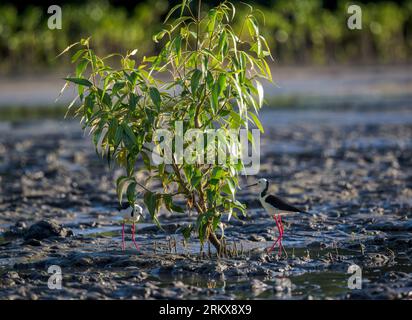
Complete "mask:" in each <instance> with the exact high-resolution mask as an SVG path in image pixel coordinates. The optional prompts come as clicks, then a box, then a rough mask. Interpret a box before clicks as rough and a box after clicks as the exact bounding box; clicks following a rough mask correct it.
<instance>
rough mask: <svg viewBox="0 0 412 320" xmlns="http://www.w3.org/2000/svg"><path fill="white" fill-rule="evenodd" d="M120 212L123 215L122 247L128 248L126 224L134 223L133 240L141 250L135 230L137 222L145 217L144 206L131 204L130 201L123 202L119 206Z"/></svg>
mask: <svg viewBox="0 0 412 320" xmlns="http://www.w3.org/2000/svg"><path fill="white" fill-rule="evenodd" d="M118 210H119V214H120V215H121V217H122V218H123V219H122V249H123V250H125V249H126V243H125V231H124V229H125V225H126V224H131V225H132V241H133V244H134V246H135V247H136V249H137V250H139V246H138V245H137V243H136V240H135V231H136V223H138V222H139V220H140V218H144V217H143V208H142V207H141V206H139V205H138V204H136V203H135V204H134V205H133V206H131V205H130V204H129V203H122V204H121V205H120V207H119V209H118Z"/></svg>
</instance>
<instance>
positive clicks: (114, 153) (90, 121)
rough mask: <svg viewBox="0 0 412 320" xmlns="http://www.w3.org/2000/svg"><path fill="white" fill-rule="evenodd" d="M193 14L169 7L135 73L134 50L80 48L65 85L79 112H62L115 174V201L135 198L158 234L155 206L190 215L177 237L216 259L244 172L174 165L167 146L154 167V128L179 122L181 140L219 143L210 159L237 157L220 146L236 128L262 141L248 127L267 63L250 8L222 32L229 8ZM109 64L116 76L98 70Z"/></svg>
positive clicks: (235, 165)
mask: <svg viewBox="0 0 412 320" xmlns="http://www.w3.org/2000/svg"><path fill="white" fill-rule="evenodd" d="M196 4H197V8H192V6H196ZM195 9H197V10H195ZM201 9H202V8H201V1H199V2H198V3H195V4H192V2H191V1H182V3H181V4H179V5H177V6H175V7H173V8H172V9H171V10H170V12H169V14H168V15H167V16H166V19H165V29H163V30H162V31H160V32H159V33H158V34H156V35H155V36H154V37H153V40H154V41H155V42H156V43H159V45H161V48H162V49H161V50H160V53H159V54H158V55H155V56H151V57H144V58H143V59H142V61H141V63H140V64H136V61H135V60H134V56H135V54H136V52H137V50H133V51H131V52H128V53H127V54H126V55H125V56H123V55H120V54H115V55H110V56H107V57H103V58H102V57H99V56H97V55H96V54H95V52H94V50H93V49H92V48H91V41H90V39H82V40H81V41H80V42H78V43H76V44H75V45H76V46H80V49H79V50H78V51H77V52H76V53H75V54H74V55H73V56H72V61H73V62H74V63H76V71H75V76H73V77H70V78H66V80H67V81H68V82H71V83H74V84H75V85H77V90H78V100H80V105H79V106H76V105H75V103H74V102H73V103H72V104H71V105H70V106H69V108H75V115H76V116H79V117H81V123H82V124H83V126H84V129H89V130H90V133H91V135H92V138H93V142H94V144H95V147H96V150H97V152H98V153H99V154H100V155H102V156H103V157H105V158H106V159H107V161H108V163H109V164H110V163H112V162H115V163H117V164H118V165H120V166H121V167H122V168H124V169H125V174H124V175H123V176H121V177H119V178H118V179H117V182H116V183H117V194H118V198H119V201H120V202H122V199H123V196H124V195H126V197H127V201H128V202H129V203H130V204H131V205H132V204H133V203H134V202H135V199H136V192H137V189H141V190H142V191H143V192H144V203H145V205H146V206H147V209H148V211H149V213H150V215H151V217H152V219H153V221H154V222H155V223H156V224H158V225H159V226H160V224H159V220H158V212H159V209H160V207H161V206H163V207H164V208H165V209H167V210H168V211H170V212H178V213H183V212H184V210H185V209H187V210H189V211H190V210H195V211H196V212H197V221H196V223H195V225H188V226H186V227H184V228H183V229H182V233H183V235H184V237H185V238H186V239H188V238H189V237H190V235H191V233H192V232H193V231H195V232H197V234H198V237H199V239H200V241H201V243H202V245H203V243H204V242H205V241H210V242H211V243H212V245H213V246H214V247H215V248H216V251H217V252H223V251H224V248H223V247H222V242H223V241H222V240H223V237H221V238H220V239H219V238H218V237H217V236H216V233H215V231H216V229H217V228H218V226H219V224H220V221H221V217H222V214H223V213H229V214H230V215H233V216H234V217H237V213H239V212H240V213H242V214H245V206H244V204H242V203H240V202H239V201H238V200H236V190H237V188H238V183H239V180H238V178H239V175H240V174H241V173H242V171H243V170H244V163H243V161H242V158H241V157H240V158H239V159H238V161H237V162H235V161H231V159H230V158H228V159H227V160H226V161H223V162H219V163H217V162H212V163H203V162H201V161H195V162H194V161H192V160H193V158H194V157H192V156H189V157H186V153H185V157H183V159H181V158H179V157H178V156H177V155H176V152H177V147H176V146H175V144H172V146H169V149H170V150H171V152H172V156H171V159H169V160H170V162H169V163H165V162H163V163H162V162H160V163H155V162H154V161H153V157H154V156H160V157H166V155H167V150H166V149H167V148H163V147H162V143H161V141H160V140H156V139H154V137H155V136H156V132H157V130H158V129H167V130H169V132H171V133H173V134H174V135H175V136H176V135H177V131H178V130H177V129H176V127H177V126H176V123H178V121H181V126H180V128H181V130H182V131H183V134H184V135H186V133H187V132H189V131H190V130H192V129H197V130H202V131H203V132H205V131H206V130H212V129H214V130H217V129H219V130H220V131H219V132H222V133H223V134H222V135H223V139H219V144H218V148H217V149H216V150H212V152H214V153H215V155H217V154H218V153H219V152H226V153H227V152H228V150H232V151H231V152H232V153H237V154H240V149H241V146H240V145H239V143H238V144H237V145H236V150H235V151H233V150H234V149H233V141H232V142H231V141H230V139H226V138H225V137H227V136H228V135H229V132H230V131H233V130H234V131H235V132H240V130H241V129H243V130H247V133H248V135H247V137H248V139H249V140H252V135H251V127H252V126H255V127H257V128H259V129H260V130H261V131H262V132H263V127H262V125H261V123H260V121H259V119H258V110H259V109H260V108H261V106H262V101H263V89H262V85H261V83H260V81H259V80H261V79H267V80H269V81H271V74H270V69H269V66H268V64H267V61H266V59H267V58H269V57H271V55H270V50H269V47H268V45H267V42H266V40H265V38H264V37H263V36H262V35H261V34H260V29H259V24H258V21H257V18H256V17H255V11H254V10H253V8H252V7H250V10H249V11H248V13H247V14H246V16H244V17H241V19H243V26H242V30H234V29H233V27H232V23H233V20H234V18H235V15H236V9H235V6H234V5H233V4H232V3H231V2H229V1H224V2H222V3H221V4H220V5H218V6H217V7H214V8H212V9H210V10H208V12H207V13H206V14H202V10H201ZM193 12H195V13H196V14H195V15H194V14H193ZM174 15H176V16H177V17H176V19H174V20H173V21H172V22H171V19H172V16H174ZM245 33H246V34H247V35H244V34H245ZM73 46H74V45H72V46H70V47H68V48H67V49H66V50H65V51H64V52H66V51H68V50H69V49H70V48H72V47H73ZM116 57H118V58H119V62H120V65H121V67H120V68H114V67H112V66H110V65H109V64H108V61H109V59H114V58H116ZM250 124H252V126H251V125H250ZM220 138H221V137H220ZM213 143H214V141H213ZM183 145H184V147H187V146H189V145H190V141H187V140H184V143H183ZM202 147H203V149H202V150H200V151H202V152H203V154H209V153H210V152H211V151H210V149H208V148H207V146H206V145H205V146H202ZM197 151H198V150H197ZM191 155H192V154H191ZM215 158H216V157H215ZM195 159H198V158H195ZM140 160H142V162H139V161H140ZM138 163H143V164H142V165H138ZM139 171H145V172H146V173H147V176H148V178H147V179H146V180H145V181H144V182H142V181H138V180H137V179H136V175H137V173H138V172H139ZM151 180H156V181H157V182H158V183H160V185H161V187H162V188H161V191H158V190H157V191H155V190H153V189H151V187H150V183H149V182H150V181H151ZM176 198H180V199H184V203H185V208H183V207H181V206H179V205H177V202H176Z"/></svg>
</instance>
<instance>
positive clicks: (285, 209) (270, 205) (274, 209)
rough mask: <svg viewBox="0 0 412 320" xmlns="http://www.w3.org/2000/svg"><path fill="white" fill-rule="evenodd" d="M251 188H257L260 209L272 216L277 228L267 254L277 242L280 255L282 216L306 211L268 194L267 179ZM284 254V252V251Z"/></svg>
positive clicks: (281, 246)
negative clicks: (277, 233)
mask: <svg viewBox="0 0 412 320" xmlns="http://www.w3.org/2000/svg"><path fill="white" fill-rule="evenodd" d="M252 186H259V188H260V193H259V200H260V203H261V204H262V207H263V208H264V209H265V211H266V212H267V213H268V214H269V215H273V219H274V220H275V222H276V226H277V228H278V232H279V236H278V237H277V239H276V241H275V242H274V243H273V245H272V247H271V248H270V249H269V250H268V253H269V252H271V251H272V250H273V249H274V248H275V246H276V244H277V243H278V242H279V252H278V255H281V253H282V250H284V249H283V245H282V238H283V233H284V229H283V224H282V218H281V217H282V216H285V215H290V214H293V213H306V214H307V212H306V211H304V210H301V209H299V208H296V207H295V206H293V205H291V204H289V203H287V202H286V201H285V200H282V199H281V198H279V197H277V196H275V195H273V194H268V189H269V181H268V180H267V179H264V178H262V179H259V180H258V182H257V183H254V184H251V185H249V186H248V187H252ZM285 252H286V251H285Z"/></svg>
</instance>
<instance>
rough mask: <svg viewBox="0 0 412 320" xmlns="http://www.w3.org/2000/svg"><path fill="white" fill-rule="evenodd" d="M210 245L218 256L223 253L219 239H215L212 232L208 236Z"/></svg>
mask: <svg viewBox="0 0 412 320" xmlns="http://www.w3.org/2000/svg"><path fill="white" fill-rule="evenodd" d="M208 240H209V241H210V243H211V244H212V245H213V246H214V247H215V249H216V251H217V253H218V254H221V253H224V248H222V243H220V241H219V239H218V238H217V237H216V234H215V233H214V232H211V233H210V234H209V239H208Z"/></svg>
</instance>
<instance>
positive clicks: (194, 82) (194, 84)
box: [190, 69, 202, 96]
mask: <svg viewBox="0 0 412 320" xmlns="http://www.w3.org/2000/svg"><path fill="white" fill-rule="evenodd" d="M201 78H202V71H200V70H199V69H195V71H194V72H193V74H192V79H191V81H190V87H191V90H192V95H193V96H195V95H196V94H197V88H198V87H199V82H200V79H201Z"/></svg>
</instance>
